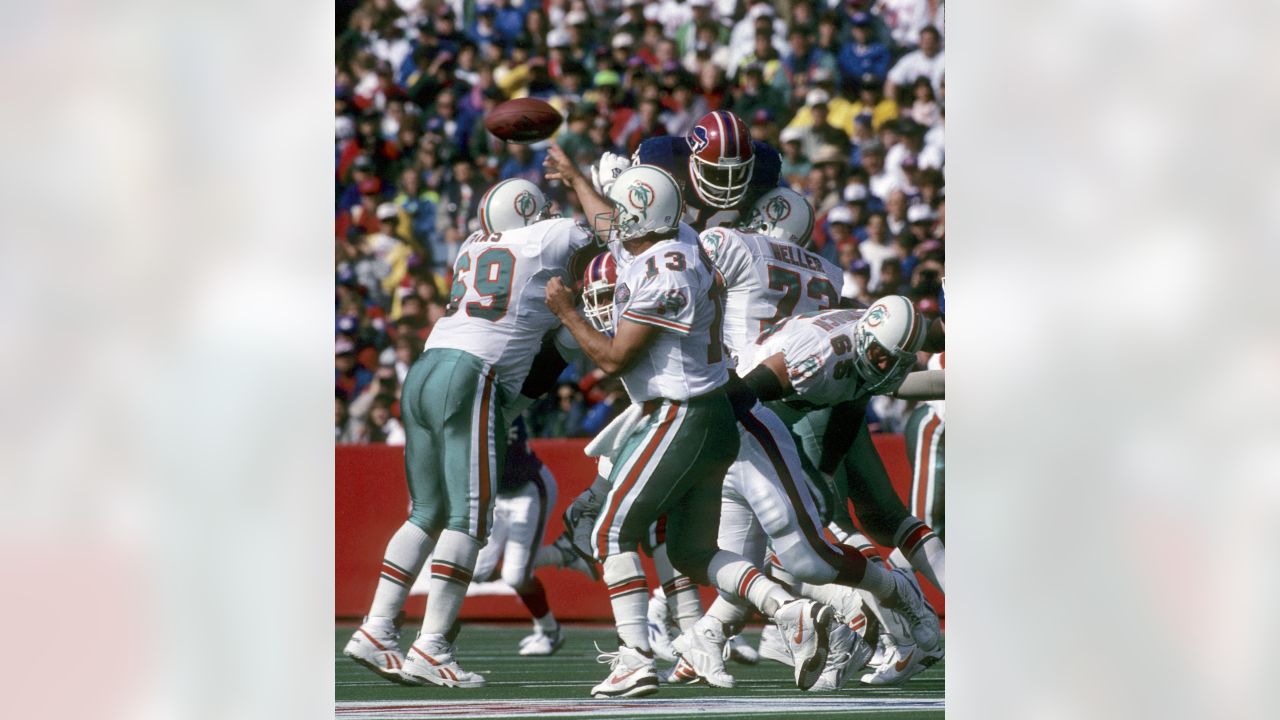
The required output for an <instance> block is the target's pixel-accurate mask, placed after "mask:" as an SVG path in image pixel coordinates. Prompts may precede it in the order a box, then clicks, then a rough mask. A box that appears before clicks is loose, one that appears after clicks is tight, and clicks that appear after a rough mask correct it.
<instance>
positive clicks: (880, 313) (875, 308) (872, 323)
mask: <svg viewBox="0 0 1280 720" xmlns="http://www.w3.org/2000/svg"><path fill="white" fill-rule="evenodd" d="M887 317H889V307H888V306H887V305H885V304H883V303H876V304H875V305H872V306H871V309H870V310H868V311H867V327H877V326H879V325H880V323H882V322H884V320H885V318H887Z"/></svg>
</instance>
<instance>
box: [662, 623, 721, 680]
mask: <svg viewBox="0 0 1280 720" xmlns="http://www.w3.org/2000/svg"><path fill="white" fill-rule="evenodd" d="M728 643H729V639H728V638H726V637H725V635H724V629H723V628H722V627H721V625H720V621H719V620H716V619H715V618H713V617H711V616H710V615H703V616H702V618H700V619H699V620H698V622H697V623H695V624H694V626H693V627H692V628H690V629H689V632H686V633H682V634H681V635H680V637H678V638H676V641H675V642H674V643H672V646H673V647H674V648H675V650H676V654H677V655H679V656H680V659H682V660H684V661H686V662H688V663H689V664H690V665H692V666H693V669H694V671H695V672H697V673H698V677H700V678H702V679H703V680H706V681H707V684H708V685H711V686H712V687H718V688H731V687H733V686H734V681H733V676H732V675H730V674H729V673H728V672H727V671H726V670H725V669H724V659H725V656H726V655H728V654H729V653H728V652H727V646H728Z"/></svg>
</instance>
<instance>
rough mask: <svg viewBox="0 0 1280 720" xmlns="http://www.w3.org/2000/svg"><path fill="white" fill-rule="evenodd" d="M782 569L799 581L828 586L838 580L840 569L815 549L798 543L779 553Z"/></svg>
mask: <svg viewBox="0 0 1280 720" xmlns="http://www.w3.org/2000/svg"><path fill="white" fill-rule="evenodd" d="M778 559H779V560H781V561H782V567H784V568H786V569H787V571H788V572H790V573H791V574H792V575H794V576H795V578H796V579H797V580H801V581H803V582H807V583H809V584H811V585H826V584H827V583H829V582H831V581H832V580H835V579H836V574H837V572H838V569H837V568H836V567H835V566H833V565H832V564H831V563H829V562H826V561H825V560H823V559H822V558H821V557H820V556H819V555H818V553H816V552H814V550H813V548H810V547H808V546H807V545H805V544H804V543H796V544H795V545H792V546H791V547H790V548H788V549H786V550H784V551H782V552H781V553H778Z"/></svg>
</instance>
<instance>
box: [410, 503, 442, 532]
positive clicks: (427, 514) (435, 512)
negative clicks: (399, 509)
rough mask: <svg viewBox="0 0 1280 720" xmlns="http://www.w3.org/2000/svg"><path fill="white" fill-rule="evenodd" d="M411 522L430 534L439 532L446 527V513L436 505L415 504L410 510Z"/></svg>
mask: <svg viewBox="0 0 1280 720" xmlns="http://www.w3.org/2000/svg"><path fill="white" fill-rule="evenodd" d="M409 522H411V523H413V524H414V525H417V526H418V527H419V528H421V529H422V530H423V532H426V533H428V534H431V533H435V532H438V531H439V530H440V528H442V527H443V526H444V525H445V522H444V511H443V509H441V507H440V506H439V505H438V504H436V503H430V504H428V503H418V502H415V503H413V506H412V508H410V510H409Z"/></svg>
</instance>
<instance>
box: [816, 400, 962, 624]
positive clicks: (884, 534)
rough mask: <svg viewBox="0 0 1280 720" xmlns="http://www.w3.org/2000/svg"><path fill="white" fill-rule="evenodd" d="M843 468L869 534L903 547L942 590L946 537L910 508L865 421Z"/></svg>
mask: <svg viewBox="0 0 1280 720" xmlns="http://www.w3.org/2000/svg"><path fill="white" fill-rule="evenodd" d="M842 468H843V470H844V478H845V487H846V488H847V491H848V493H849V499H850V500H851V501H852V502H853V510H854V512H855V513H856V514H857V516H858V522H859V524H861V525H862V528H863V530H865V531H866V532H867V535H869V536H871V539H873V540H875V541H876V542H877V543H879V544H881V545H885V546H889V547H897V548H898V549H900V550H901V551H902V554H903V555H904V556H906V558H907V560H908V561H909V562H910V563H911V566H912V567H913V568H915V569H916V570H918V571H919V572H920V573H921V574H923V575H924V576H925V577H927V578H929V581H930V582H932V583H934V584H935V585H937V586H938V587H939V589H941V588H942V587H943V584H944V583H945V576H946V554H945V551H944V549H943V547H942V540H940V539H938V536H937V535H936V534H934V532H933V530H932V529H931V528H930V527H929V526H928V525H926V524H925V523H924V521H923V520H921V519H920V518H918V517H916V516H914V515H911V514H910V513H909V512H908V511H907V507H906V506H905V505H904V504H903V503H902V498H901V497H899V496H898V492H897V490H895V489H894V487H893V482H892V481H891V480H889V473H888V471H886V470H885V468H884V461H883V460H881V458H880V453H879V451H877V450H876V447H875V443H873V442H872V440H871V431H870V430H869V429H868V428H867V426H866V423H865V422H863V424H862V427H861V429H860V430H859V431H858V435H857V437H856V438H855V439H854V441H853V447H851V448H850V450H849V453H848V454H847V455H846V456H845V460H844V462H843V463H842ZM921 642H922V643H924V641H921ZM924 644H925V645H929V643H924Z"/></svg>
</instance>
